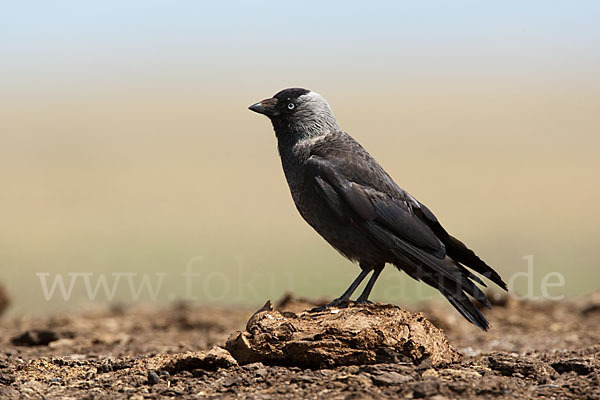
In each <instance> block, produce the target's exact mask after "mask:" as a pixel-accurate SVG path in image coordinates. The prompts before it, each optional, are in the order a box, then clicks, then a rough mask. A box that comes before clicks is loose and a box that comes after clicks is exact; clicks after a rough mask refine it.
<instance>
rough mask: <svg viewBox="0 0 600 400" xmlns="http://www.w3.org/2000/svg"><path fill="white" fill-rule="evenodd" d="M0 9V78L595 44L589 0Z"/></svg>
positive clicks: (38, 4)
mask: <svg viewBox="0 0 600 400" xmlns="http://www.w3.org/2000/svg"><path fill="white" fill-rule="evenodd" d="M0 15H1V17H0V18H1V23H0V52H1V56H2V63H0V72H1V73H2V74H1V75H0V79H2V81H3V83H4V84H7V85H11V83H12V84H14V83H15V81H17V82H18V83H19V84H21V83H22V82H23V81H29V82H31V81H32V80H33V81H37V82H39V81H40V80H41V81H42V82H43V81H44V79H46V80H52V79H55V80H56V79H59V77H60V76H63V75H70V76H73V74H75V75H81V76H83V77H86V76H87V77H98V76H105V75H111V74H118V75H121V76H129V75H132V76H135V75H136V69H137V70H139V69H140V66H142V65H143V66H144V67H143V68H141V69H142V71H137V72H142V73H148V69H151V68H150V67H151V66H153V69H154V70H153V73H157V72H160V71H159V70H160V69H166V70H168V71H170V72H173V71H179V72H181V69H182V68H184V67H183V66H185V68H190V69H192V68H193V69H195V70H196V71H197V73H207V72H214V71H219V72H229V73H237V72H240V71H245V72H246V73H253V74H254V76H255V77H256V78H257V79H263V78H265V75H267V74H270V75H272V74H278V75H285V74H288V75H289V74H292V73H293V74H296V75H300V76H302V75H301V74H316V73H320V74H323V73H324V71H331V70H332V69H335V70H336V71H338V72H339V73H342V74H349V75H351V74H353V73H354V74H357V75H358V74H366V73H369V72H374V71H375V72H381V71H382V70H384V71H385V70H388V69H391V68H392V67H394V68H400V70H399V71H402V70H404V69H408V70H413V69H418V68H427V67H432V66H435V65H436V64H437V63H439V62H440V61H442V60H443V61H444V62H445V63H446V64H447V65H446V68H453V67H457V68H465V66H466V67H467V69H468V70H470V69H477V68H483V69H487V70H489V69H492V70H493V69H497V70H498V69H499V70H501V69H504V68H509V69H510V68H511V64H512V65H514V66H517V67H519V68H522V67H523V66H528V65H529V66H531V65H532V63H533V65H538V66H541V65H543V64H541V63H543V62H550V63H551V64H552V65H553V67H555V68H558V67H560V66H561V65H569V63H571V62H573V61H574V60H576V61H577V62H578V63H580V64H581V63H592V62H593V63H595V64H596V65H597V64H598V50H599V47H598V46H599V45H600V43H599V35H598V31H599V28H598V21H599V20H600V3H599V2H596V1H578V2H570V1H486V2H482V1H420V2H412V1H411V2H406V1H405V2H401V1H389V2H386V1H381V2H371V3H367V2H356V1H223V2H214V1H211V2H202V1H96V2H92V1H83V2H82V1H51V2H49V1H24V2H5V3H4V5H3V6H2V12H1V14H0ZM593 50H595V51H593ZM473 63H475V65H473ZM465 64H466V65H465ZM182 65H183V66H182ZM469 65H470V66H469ZM542 72H543V71H542ZM30 74H33V75H34V76H31V75H30ZM57 74H58V76H57ZM49 76H52V78H50V77H49ZM359 80H360V78H359Z"/></svg>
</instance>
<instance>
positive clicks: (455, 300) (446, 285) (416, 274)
mask: <svg viewBox="0 0 600 400" xmlns="http://www.w3.org/2000/svg"><path fill="white" fill-rule="evenodd" d="M431 261H432V262H431V264H429V265H417V264H416V263H414V262H413V261H412V260H410V259H407V258H406V257H403V260H399V263H398V264H395V265H396V267H397V268H398V269H399V270H402V271H405V272H406V273H407V274H408V275H410V276H411V277H413V278H414V279H416V280H420V281H423V282H425V283H426V284H428V285H429V286H432V287H434V288H436V289H437V290H439V291H440V292H441V293H442V294H443V295H444V297H445V298H446V299H448V301H449V302H450V304H452V306H454V308H456V310H458V312H459V313H460V314H461V315H462V316H463V317H465V318H466V319H467V320H468V321H469V322H471V323H472V324H474V325H475V326H477V327H479V328H481V329H483V330H484V331H487V330H488V328H489V326H490V324H489V323H488V321H487V320H486V319H485V317H484V316H483V314H481V312H480V311H479V309H478V308H477V307H476V306H475V304H473V302H472V301H471V298H473V299H475V300H476V301H477V302H478V303H480V304H482V305H483V306H485V307H487V308H491V305H490V302H489V301H488V299H487V298H486V297H485V294H484V293H483V292H482V291H481V289H479V287H477V285H476V284H475V282H478V281H479V278H477V277H476V276H474V275H472V276H469V275H468V274H470V273H469V272H468V271H467V270H466V269H465V268H461V267H460V265H457V264H456V263H455V262H454V261H453V260H452V259H451V258H449V257H446V258H445V259H443V260H439V259H432V260H431ZM435 264H437V265H435ZM433 265H435V267H433V268H432V266H433ZM442 269H443V270H444V272H442V273H440V272H439V271H440V270H442ZM465 272H466V274H465ZM473 278H475V279H474V280H475V282H473V280H471V279H473ZM470 297H471V298H470Z"/></svg>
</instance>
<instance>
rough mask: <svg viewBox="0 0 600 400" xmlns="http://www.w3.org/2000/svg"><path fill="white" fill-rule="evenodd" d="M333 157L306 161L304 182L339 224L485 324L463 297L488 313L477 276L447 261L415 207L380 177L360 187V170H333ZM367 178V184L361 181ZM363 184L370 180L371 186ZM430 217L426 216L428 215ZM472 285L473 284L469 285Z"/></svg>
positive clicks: (469, 318) (440, 245)
mask: <svg viewBox="0 0 600 400" xmlns="http://www.w3.org/2000/svg"><path fill="white" fill-rule="evenodd" d="M336 160H337V161H339V160H340V159H337V158H335V157H331V156H330V157H328V158H323V157H319V156H316V155H313V156H311V157H310V158H309V159H308V160H307V162H306V164H305V167H306V171H307V173H308V177H309V179H313V182H314V185H315V187H316V189H317V192H318V193H319V194H320V195H321V196H322V198H323V200H324V201H325V202H326V203H327V204H328V205H329V207H330V208H331V209H332V211H333V212H334V213H335V214H336V215H338V216H339V217H340V218H345V219H347V220H348V221H351V222H352V223H354V224H356V225H357V226H359V227H360V229H362V230H363V232H365V234H366V235H368V237H369V238H370V239H372V240H373V241H375V242H377V243H379V244H381V246H382V247H385V248H387V249H389V251H390V252H392V253H393V254H394V255H395V256H396V259H397V262H395V264H396V265H397V266H399V265H400V264H401V266H402V269H403V270H405V271H406V272H407V273H408V274H409V275H410V276H412V277H413V278H415V279H417V280H422V281H424V282H425V283H427V284H429V285H431V286H433V287H435V288H437V289H438V290H440V291H441V292H442V294H444V296H445V297H446V298H448V300H449V301H450V302H451V303H452V304H453V305H454V307H456V308H457V309H458V310H459V311H460V312H461V314H463V315H464V316H465V317H466V318H467V319H468V320H469V321H471V322H473V323H474V324H475V325H477V326H479V327H480V328H482V329H487V327H488V323H487V321H486V320H485V318H484V317H483V315H481V313H480V312H479V310H477V308H476V307H475V306H474V305H473V303H471V302H470V301H469V299H468V297H467V296H466V295H465V293H467V294H468V295H470V296H472V297H473V298H475V299H476V300H477V301H479V302H480V303H481V304H483V305H484V306H486V307H488V308H490V307H491V306H490V303H489V301H488V300H487V298H486V297H485V294H484V293H483V292H482V291H481V290H480V289H479V288H478V287H477V285H476V284H475V283H474V282H477V283H483V282H482V281H481V280H480V279H479V278H478V277H477V276H475V275H474V274H472V273H471V272H469V271H468V270H467V269H466V268H464V267H463V266H461V265H460V264H458V263H456V262H455V261H454V260H453V259H452V258H450V257H446V250H445V246H444V244H443V243H442V241H441V240H440V239H439V238H438V237H437V236H436V234H435V233H434V231H433V230H432V229H431V228H430V227H429V225H428V224H427V223H426V222H425V221H424V220H423V219H422V216H419V215H417V214H416V212H415V208H419V203H418V202H416V200H414V199H413V198H412V197H410V196H409V195H408V194H406V193H405V192H404V191H402V190H401V189H399V188H397V186H394V188H397V189H398V190H399V191H398V190H394V193H392V194H390V193H385V192H383V191H382V190H380V189H378V188H383V187H385V185H386V184H387V183H386V182H377V179H379V178H381V179H391V178H389V177H388V176H387V174H385V173H384V175H382V174H381V173H380V172H381V171H376V175H377V176H378V177H377V178H374V177H373V176H370V177H369V175H373V171H365V173H363V174H361V177H362V178H361V179H360V180H361V182H360V183H359V182H356V180H358V179H351V178H350V177H352V176H358V175H357V174H358V171H353V168H360V167H359V166H357V165H354V166H352V165H349V164H348V161H347V160H348V159H346V161H341V164H345V165H343V167H344V168H340V167H342V166H341V165H339V164H338V165H336ZM365 177H366V178H365ZM365 179H367V180H369V179H375V181H372V185H369V184H368V181H366V180H365ZM427 211H429V210H427ZM473 281H474V282H473Z"/></svg>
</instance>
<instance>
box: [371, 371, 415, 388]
mask: <svg viewBox="0 0 600 400" xmlns="http://www.w3.org/2000/svg"><path fill="white" fill-rule="evenodd" d="M371 380H372V381H373V384H374V385H377V386H392V385H402V384H404V383H406V382H408V381H410V380H412V378H411V377H410V376H406V375H402V374H399V373H397V372H393V371H388V372H384V373H382V374H379V375H372V376H371Z"/></svg>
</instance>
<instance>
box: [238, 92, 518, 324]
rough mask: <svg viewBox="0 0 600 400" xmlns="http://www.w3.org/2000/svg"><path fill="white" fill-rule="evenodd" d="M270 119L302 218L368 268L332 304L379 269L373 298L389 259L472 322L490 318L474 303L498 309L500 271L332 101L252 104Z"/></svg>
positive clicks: (287, 99)
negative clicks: (450, 227)
mask: <svg viewBox="0 0 600 400" xmlns="http://www.w3.org/2000/svg"><path fill="white" fill-rule="evenodd" d="M249 109H250V110H251V111H254V112H256V113H259V114H263V115H265V116H267V117H268V118H269V119H270V121H271V123H272V125H273V129H274V131H275V136H276V138H277V148H278V151H279V155H280V158H281V164H282V167H283V171H284V174H285V178H286V180H287V183H288V186H289V189H290V192H291V195H292V199H293V201H294V204H295V205H296V208H297V210H298V212H299V213H300V215H301V216H302V218H303V219H304V220H305V221H306V222H307V223H308V224H309V225H310V226H311V227H312V228H313V229H314V230H316V231H317V233H318V234H319V235H321V236H322V237H323V238H324V239H325V240H326V241H327V242H328V243H329V244H330V245H331V246H332V247H334V248H335V249H336V250H337V251H338V252H339V253H341V254H342V255H343V256H344V257H346V258H348V259H349V260H351V261H353V262H356V263H358V265H359V267H360V273H359V275H358V276H357V277H356V279H355V280H354V281H353V282H352V283H351V285H350V286H349V287H348V289H347V290H346V291H345V292H344V293H343V294H342V295H341V296H340V297H338V298H336V299H335V300H333V301H332V302H331V303H329V304H328V305H327V306H324V307H326V308H327V307H334V306H339V305H341V304H342V303H344V302H346V303H347V302H349V301H350V298H351V296H352V295H353V293H354V292H355V291H356V289H357V288H358V286H359V285H360V284H361V283H362V282H363V281H364V279H365V278H366V277H367V276H368V275H369V274H370V273H372V275H371V277H370V278H369V280H368V282H367V284H366V285H365V287H364V290H363V291H362V293H361V294H360V296H359V297H358V298H357V300H356V301H357V302H358V303H370V301H369V295H370V293H371V290H372V289H373V286H374V285H375V282H376V281H377V278H378V277H379V275H380V274H381V271H382V270H383V268H384V267H385V265H386V264H391V265H394V266H395V267H396V268H397V269H398V270H399V271H404V272H405V273H406V274H408V275H409V276H410V277H412V278H414V279H416V280H417V281H422V282H424V283H426V284H428V285H429V286H432V287H434V288H436V289H437V290H439V291H440V292H441V294H442V295H443V296H444V297H445V298H446V299H447V300H448V301H449V302H450V304H451V305H452V306H454V308H456V310H458V312H459V313H460V314H461V315H462V316H463V317H465V318H466V319H467V320H468V321H469V322H471V323H472V324H474V325H476V326H477V327H479V328H481V329H482V330H484V331H486V330H488V328H489V326H490V325H489V322H488V321H487V320H486V318H485V317H484V316H483V315H482V313H481V312H480V311H479V308H478V307H477V306H476V305H475V304H474V302H473V301H472V299H474V300H475V301H476V302H478V303H479V304H481V305H483V306H485V307H487V308H491V304H490V302H489V300H488V299H487V298H486V295H485V294H484V293H483V292H482V290H481V288H480V287H479V286H478V285H481V286H483V287H487V285H486V284H485V283H484V281H483V280H482V279H481V278H480V277H479V276H478V275H476V273H477V274H479V275H480V276H482V277H485V278H487V279H489V280H491V281H492V282H493V283H495V284H496V285H498V286H499V287H501V288H502V289H504V290H507V287H506V284H505V283H504V281H503V280H502V278H501V277H500V275H499V274H498V273H497V272H496V271H495V270H494V269H492V268H491V267H490V266H489V265H488V264H486V263H485V262H484V261H483V260H482V259H481V258H479V257H478V256H477V255H476V254H475V253H474V252H473V250H471V249H469V248H468V247H467V246H466V245H465V244H464V243H463V242H461V241H460V240H458V239H456V238H455V237H453V236H451V235H450V234H449V233H448V232H447V231H446V229H444V227H443V226H442V225H441V223H440V222H439V220H438V219H437V218H436V216H435V215H434V214H433V212H431V211H430V210H429V208H427V207H426V206H425V205H424V204H423V203H421V202H419V201H417V200H416V199H415V198H414V197H413V196H411V195H410V194H409V193H408V192H406V191H405V190H404V189H402V188H400V186H398V185H397V184H396V182H394V180H393V179H392V178H391V177H390V175H388V173H387V172H386V171H385V170H384V169H383V168H382V167H381V166H380V165H379V163H378V162H377V161H376V160H375V159H374V158H373V157H372V156H371V155H370V154H369V153H368V152H367V151H366V150H365V149H364V148H363V146H361V145H360V144H359V143H358V142H357V141H356V140H355V139H354V138H352V137H351V136H350V135H349V134H347V133H346V132H344V131H343V130H342V129H341V128H340V127H339V125H338V123H337V120H336V118H335V116H334V114H333V111H332V109H331V107H330V105H329V103H328V102H327V101H326V100H325V98H324V97H323V96H321V95H320V94H318V93H316V92H313V91H311V90H308V89H303V88H288V89H284V90H281V91H280V92H278V93H277V94H275V95H274V96H273V97H271V98H267V99H265V100H262V101H260V102H258V103H255V104H253V105H251V106H250V107H249Z"/></svg>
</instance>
